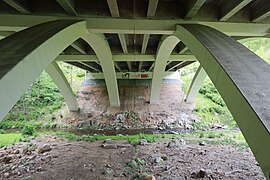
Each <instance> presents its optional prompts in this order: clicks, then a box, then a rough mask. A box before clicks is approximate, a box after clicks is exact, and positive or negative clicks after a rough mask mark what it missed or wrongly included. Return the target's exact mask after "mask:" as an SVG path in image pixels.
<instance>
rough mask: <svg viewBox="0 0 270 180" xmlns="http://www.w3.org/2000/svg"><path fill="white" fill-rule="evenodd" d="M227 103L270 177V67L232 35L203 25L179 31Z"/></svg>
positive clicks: (178, 29) (187, 26)
mask: <svg viewBox="0 0 270 180" xmlns="http://www.w3.org/2000/svg"><path fill="white" fill-rule="evenodd" d="M175 36H177V37H178V38H179V39H181V41H183V43H184V44H185V45H186V46H187V47H188V48H189V49H190V50H191V52H192V53H193V54H194V55H195V56H196V57H197V59H198V61H199V62H200V64H201V65H202V67H203V68H204V70H205V71H206V72H207V74H208V76H209V77H210V78H211V80H212V82H213V83H214V84H215V86H216V88H217V89H218V91H219V93H220V94H221V96H222V98H223V99H224V101H225V102H226V105H227V106H228V108H229V110H230V111H231V113H232V115H233V116H234V119H235V120H236V122H237V124H238V126H239V128H240V129H241V131H242V133H243V135H244V136H245V138H246V140H247V142H248V144H249V146H250V148H251V150H252V152H253V153H254V155H255V157H256V159H257V161H258V162H259V164H260V167H261V169H262V171H263V172H264V175H265V176H266V178H267V179H269V175H270V174H269V173H270V154H269V152H270V146H269V143H270V134H269V132H270V105H269V104H270V96H269V95H270V94H269V92H270V81H269V77H270V66H269V64H267V63H266V62H265V61H263V60H262V59H261V58H259V57H258V56H257V55H256V54H254V53H253V52H251V51H250V50H249V49H247V48H246V47H245V46H243V45H241V44H240V43H238V42H237V41H236V40H234V39H232V38H230V37H229V36H227V35H225V34H223V33H221V32H219V31H217V30H215V29H212V28H210V27H206V26H203V25H182V26H180V25H178V26H177V30H176V33H175Z"/></svg>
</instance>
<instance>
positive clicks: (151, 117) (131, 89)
mask: <svg viewBox="0 0 270 180" xmlns="http://www.w3.org/2000/svg"><path fill="white" fill-rule="evenodd" d="M118 83H119V98H120V107H119V108H112V107H110V105H109V98H108V94H107V90H106V87H105V86H102V85H99V84H98V85H96V84H95V85H91V86H90V85H85V86H82V87H81V88H80V91H79V93H78V95H77V101H78V103H79V106H80V112H79V113H70V114H69V116H67V117H66V118H65V119H66V123H67V124H73V125H76V124H77V123H78V122H82V121H85V120H95V121H99V123H105V124H106V123H107V124H108V123H111V120H115V119H114V118H115V117H116V115H117V113H124V112H128V111H132V112H135V113H136V114H137V115H138V119H139V120H140V121H141V122H142V123H143V124H147V125H159V124H161V123H162V121H163V122H166V123H167V122H168V123H172V122H181V123H179V124H182V126H184V125H183V124H191V123H192V122H194V121H197V120H198V118H197V116H196V115H195V114H194V113H192V108H193V106H194V104H189V103H186V102H185V101H184V98H185V95H184V93H183V91H182V90H181V82H180V81H179V80H167V81H164V82H163V83H164V84H163V85H162V87H161V92H160V103H159V104H157V105H153V104H150V103H149V100H150V86H151V81H143V82H140V81H135V82H133V84H126V83H127V82H126V81H123V82H121V81H119V82H118ZM110 117H113V118H110Z"/></svg>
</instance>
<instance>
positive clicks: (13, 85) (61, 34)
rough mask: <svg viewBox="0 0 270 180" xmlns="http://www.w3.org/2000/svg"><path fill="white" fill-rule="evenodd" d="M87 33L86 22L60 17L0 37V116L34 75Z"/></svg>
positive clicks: (9, 107) (22, 91)
mask: <svg viewBox="0 0 270 180" xmlns="http://www.w3.org/2000/svg"><path fill="white" fill-rule="evenodd" d="M86 33H87V29H86V23H85V22H83V21H64V20H62V21H61V20H60V21H52V22H48V23H43V24H39V25H36V26H33V27H30V28H28V29H25V30H23V31H20V32H18V33H15V34H13V35H10V36H8V37H7V38H4V39H2V40H1V41H0V54H1V56H0V92H1V93H0V99H1V101H0V107H1V110H0V120H2V119H3V118H4V117H5V115H6V114H7V113H8V111H9V110H10V109H11V108H12V106H13V105H14V104H15V103H16V102H17V100H18V99H19V98H20V96H21V95H22V94H23V93H24V92H25V91H26V90H27V88H28V87H29V86H30V85H31V83H33V81H34V80H35V78H36V77H37V76H38V75H39V74H40V73H41V72H42V71H43V70H44V69H45V68H46V67H47V66H48V65H49V64H50V63H51V62H52V61H53V60H54V59H55V58H56V57H57V56H58V55H59V54H60V53H61V52H62V51H63V50H64V49H65V48H66V47H67V46H68V45H70V44H71V43H72V42H74V41H75V40H76V39H78V38H79V37H81V36H82V35H84V34H86Z"/></svg>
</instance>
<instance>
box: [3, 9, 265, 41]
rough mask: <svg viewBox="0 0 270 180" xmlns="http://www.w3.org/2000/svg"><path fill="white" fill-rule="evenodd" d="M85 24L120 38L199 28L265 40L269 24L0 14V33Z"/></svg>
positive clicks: (91, 29) (93, 31)
mask: <svg viewBox="0 0 270 180" xmlns="http://www.w3.org/2000/svg"><path fill="white" fill-rule="evenodd" d="M59 19H61V20H82V19H83V20H85V21H87V27H88V29H89V31H90V32H92V33H117V34H118V33H122V34H168V35H171V34H173V33H174V32H175V26H176V25H177V24H202V25H206V26H209V27H212V28H214V29H217V30H219V31H221V32H224V33H225V34H227V35H229V36H247V37H251V36H265V35H267V34H269V28H270V24H262V23H238V22H209V21H188V20H149V19H148V20H147V19H121V18H84V17H83V18H82V17H66V16H34V15H31V16H27V15H8V14H0V31H19V30H22V29H25V28H27V27H31V26H33V25H36V24H40V23H44V22H48V21H53V20H59Z"/></svg>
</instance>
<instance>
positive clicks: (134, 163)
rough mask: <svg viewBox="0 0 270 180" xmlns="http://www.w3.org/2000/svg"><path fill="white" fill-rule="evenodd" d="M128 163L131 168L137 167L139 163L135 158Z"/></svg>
mask: <svg viewBox="0 0 270 180" xmlns="http://www.w3.org/2000/svg"><path fill="white" fill-rule="evenodd" d="M127 165H128V166H129V167H131V168H137V167H138V164H137V162H136V161H135V160H131V161H129V162H128V163H127Z"/></svg>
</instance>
